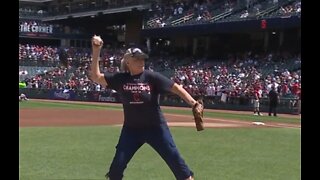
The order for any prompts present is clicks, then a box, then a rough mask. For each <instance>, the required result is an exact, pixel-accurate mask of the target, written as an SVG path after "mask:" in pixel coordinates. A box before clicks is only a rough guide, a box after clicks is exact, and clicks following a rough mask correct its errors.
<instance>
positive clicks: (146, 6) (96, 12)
mask: <svg viewBox="0 0 320 180" xmlns="http://www.w3.org/2000/svg"><path fill="white" fill-rule="evenodd" d="M149 8H150V4H144V5H134V6H127V7H121V8H112V9H105V10H94V11H87V12H78V13H71V14H64V15H57V16H50V17H45V18H43V19H42V21H44V22H45V21H55V20H64V19H68V18H80V17H94V16H98V15H100V16H101V15H107V14H114V13H125V12H130V11H134V10H138V11H143V10H146V9H149Z"/></svg>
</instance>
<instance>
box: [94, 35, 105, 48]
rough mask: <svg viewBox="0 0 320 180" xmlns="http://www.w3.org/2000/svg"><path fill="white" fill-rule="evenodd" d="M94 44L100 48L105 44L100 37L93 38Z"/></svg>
mask: <svg viewBox="0 0 320 180" xmlns="http://www.w3.org/2000/svg"><path fill="white" fill-rule="evenodd" d="M92 42H93V44H94V45H96V46H100V45H102V43H103V41H102V39H101V37H100V36H93V37H92Z"/></svg>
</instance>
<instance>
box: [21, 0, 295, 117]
mask: <svg viewBox="0 0 320 180" xmlns="http://www.w3.org/2000/svg"><path fill="white" fill-rule="evenodd" d="M94 34H97V35H100V36H101V37H102V38H103V40H104V44H105V46H104V48H103V50H102V58H101V63H100V65H101V70H102V71H108V72H117V71H119V64H120V60H121V55H122V53H123V52H124V50H125V49H126V47H127V46H128V45H129V44H131V43H134V44H138V45H139V46H140V47H141V48H143V49H144V50H145V51H146V52H147V53H148V54H149V55H150V60H149V61H148V62H147V67H146V68H148V69H152V70H156V71H160V72H161V73H163V74H165V75H166V76H168V77H169V78H171V79H173V80H175V81H176V82H179V83H180V84H182V85H184V87H185V88H186V89H187V90H188V91H189V92H191V94H193V95H196V96H214V97H212V98H210V97H209V98H208V99H210V101H209V100H208V103H210V104H209V106H207V107H210V106H212V107H215V108H216V107H217V106H218V107H220V108H234V107H233V106H232V104H233V105H234V104H237V105H239V104H243V105H244V106H241V107H240V108H243V109H251V107H250V101H249V100H248V99H250V91H251V89H252V88H254V87H255V85H256V84H259V83H260V84H262V85H261V86H262V89H261V90H262V93H261V95H262V97H263V98H265V104H267V100H266V99H267V98H266V94H267V92H268V88H270V87H269V86H270V84H272V83H277V84H278V86H279V91H282V88H283V89H285V87H287V88H288V89H289V90H288V92H287V91H285V90H283V92H282V93H281V94H282V95H283V96H282V97H283V98H288V100H287V101H283V102H284V105H283V106H285V107H286V108H283V111H284V112H289V111H292V108H293V107H294V105H293V104H294V103H295V102H296V101H297V99H298V98H299V92H300V91H297V92H296V90H292V89H294V88H296V86H298V89H299V87H300V86H301V58H300V52H301V50H300V49H301V45H300V44H301V0H207V1H204V0H184V1H182V0H181V1H180V0H178V1H174V2H172V1H169V0H19V74H20V76H19V81H25V82H27V84H29V86H28V85H27V89H24V90H23V91H28V92H26V93H27V94H28V97H32V95H30V94H39V91H41V92H42V89H45V90H44V91H43V93H49V94H46V95H44V94H42V95H41V96H43V97H49V98H58V97H53V95H52V94H59V93H52V94H50V91H48V89H53V90H54V91H57V90H59V91H63V92H69V90H74V91H75V93H76V94H78V95H79V96H78V98H79V99H77V100H80V99H81V98H84V99H85V100H94V101H100V100H101V99H116V98H104V96H107V97H109V96H116V93H114V92H113V91H112V90H110V89H104V88H103V87H100V86H99V85H97V84H93V83H92V82H91V81H90V79H89V76H88V67H89V65H90V58H91V49H90V47H91V42H90V39H91V37H92V35H94ZM195 72H196V73H195ZM221 74H222V75H221ZM243 74H244V75H243ZM255 77H258V78H255ZM188 78H190V79H189V80H187V79H188ZM258 81H259V82H258ZM222 82H223V83H222ZM211 86H212V87H213V86H214V89H215V93H214V95H208V89H207V88H208V87H211ZM189 87H191V88H189ZM293 87H294V88H293ZM66 89H67V90H68V91H65V90H66ZM217 89H219V92H218V90H217ZM33 91H35V92H37V93H34V92H33ZM220 92H228V93H230V98H229V99H228V100H229V102H230V104H231V105H230V106H228V107H227V106H225V105H221V104H219V97H220V96H221V93H220ZM248 92H249V93H248ZM80 94H81V96H80ZM97 94H99V95H97ZM101 94H102V95H101ZM231 94H232V96H231ZM68 97H77V96H68ZM97 97H99V98H98V99H97ZM236 97H237V98H236ZM239 97H242V98H247V100H242V99H241V98H239ZM86 98H87V99H86ZM171 99H174V98H171ZM167 103H168V104H170V103H177V100H172V101H170V102H167ZM178 104H179V103H178ZM220 105H221V106H220ZM263 105H264V103H262V106H263ZM289 107H290V108H291V109H290V108H289ZM238 108H239V107H238ZM288 108H289V109H288ZM262 110H263V107H262ZM280 111H281V108H280Z"/></svg>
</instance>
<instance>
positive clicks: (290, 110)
mask: <svg viewBox="0 0 320 180" xmlns="http://www.w3.org/2000/svg"><path fill="white" fill-rule="evenodd" d="M19 93H24V94H26V95H27V97H28V98H33V99H56V100H70V101H90V102H108V103H119V102H121V101H120V98H119V96H118V94H117V93H113V92H112V91H103V92H98V91H82V90H78V91H74V90H63V89H62V90H54V89H31V88H20V89H19ZM195 98H197V97H195ZM202 98H203V99H204V103H205V107H206V108H208V109H224V110H241V111H253V99H251V98H248V97H228V98H227V99H226V102H223V101H221V96H205V97H202ZM297 102H298V101H297V99H294V98H281V99H280V104H279V106H278V112H279V113H285V114H298V103H297ZM160 103H161V105H165V106H177V107H187V106H188V105H187V104H186V103H185V102H184V101H183V100H182V99H181V98H179V97H178V96H176V95H173V94H168V95H164V96H161V99H160ZM268 105H269V102H268V99H267V98H262V99H261V100H260V111H262V112H268Z"/></svg>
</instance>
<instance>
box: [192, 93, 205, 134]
mask: <svg viewBox="0 0 320 180" xmlns="http://www.w3.org/2000/svg"><path fill="white" fill-rule="evenodd" d="M192 113H193V117H194V121H195V123H196V127H197V131H202V130H204V127H203V121H202V119H203V101H202V99H199V100H197V102H196V104H195V105H194V106H193V107H192Z"/></svg>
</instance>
